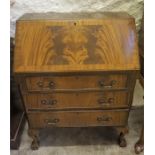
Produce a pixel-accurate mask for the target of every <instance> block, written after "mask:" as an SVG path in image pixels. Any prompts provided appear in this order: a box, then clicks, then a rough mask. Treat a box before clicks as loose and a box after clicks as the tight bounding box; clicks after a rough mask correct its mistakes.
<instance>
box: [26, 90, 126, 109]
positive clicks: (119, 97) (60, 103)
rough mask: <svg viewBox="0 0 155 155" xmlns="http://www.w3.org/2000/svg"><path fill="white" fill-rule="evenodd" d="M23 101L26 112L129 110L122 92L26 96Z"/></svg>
mask: <svg viewBox="0 0 155 155" xmlns="http://www.w3.org/2000/svg"><path fill="white" fill-rule="evenodd" d="M24 99H25V103H26V109H27V110H31V109H35V110H43V109H47V110H50V109H56V110H58V109H59V110H60V109H73V108H79V109H81V108H91V109H93V108H99V109H102V108H129V104H128V94H127V92H124V91H113V92H108V91H107V92H106V91H105V92H84V93H83V92H76V93H50V94H28V95H24Z"/></svg>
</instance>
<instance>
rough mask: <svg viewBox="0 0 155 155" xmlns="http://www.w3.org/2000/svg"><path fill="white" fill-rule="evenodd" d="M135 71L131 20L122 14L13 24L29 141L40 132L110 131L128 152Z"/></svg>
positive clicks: (57, 16)
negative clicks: (51, 129) (97, 128)
mask: <svg viewBox="0 0 155 155" xmlns="http://www.w3.org/2000/svg"><path fill="white" fill-rule="evenodd" d="M138 71H139V58H138V47H137V37H136V29H135V21H134V18H133V17H132V16H130V15H128V14H127V13H125V12H117V13H111V12H105V13H101V12H97V13H72V14H70V13H35V14H25V15H23V16H22V17H21V18H20V19H19V20H18V21H17V24H16V47H15V55H14V73H15V76H16V81H17V83H18V85H19V87H20V92H21V96H22V99H23V101H24V106H25V111H26V114H27V120H28V124H29V130H28V134H29V135H30V136H31V137H32V139H33V141H32V145H31V148H32V149H37V148H38V147H39V129H42V128H49V127H95V126H113V127H116V129H117V130H118V133H119V145H120V146H122V147H123V146H126V140H125V138H124V134H125V133H127V132H128V125H127V124H128V123H127V122H128V116H129V111H130V107H131V105H132V98H133V90H134V86H135V82H136V78H137V74H138Z"/></svg>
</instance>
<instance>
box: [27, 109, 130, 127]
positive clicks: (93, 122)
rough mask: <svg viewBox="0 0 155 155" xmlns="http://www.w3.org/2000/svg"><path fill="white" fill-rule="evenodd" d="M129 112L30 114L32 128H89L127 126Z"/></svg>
mask: <svg viewBox="0 0 155 155" xmlns="http://www.w3.org/2000/svg"><path fill="white" fill-rule="evenodd" d="M127 117H128V111H123V110H122V111H121V110H118V111H117V110H116V111H112V110H110V111H108V110H105V111H103V110H102V111H101V110H100V111H89V112H88V111H60V112H49V113H43V112H42V113H29V114H28V118H29V124H30V126H31V127H32V128H45V127H88V126H123V125H126V121H127Z"/></svg>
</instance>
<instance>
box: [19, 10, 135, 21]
mask: <svg viewBox="0 0 155 155" xmlns="http://www.w3.org/2000/svg"><path fill="white" fill-rule="evenodd" d="M107 18H115V19H128V18H133V17H132V16H131V15H129V14H127V13H126V12H117V13H116V12H93V13H91V12H82V13H80V12H72V13H56V12H48V13H26V14H24V15H23V16H22V17H20V18H19V20H23V21H24V20H29V21H30V20H65V19H71V20H72V19H107Z"/></svg>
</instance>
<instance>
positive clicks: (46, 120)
mask: <svg viewBox="0 0 155 155" xmlns="http://www.w3.org/2000/svg"><path fill="white" fill-rule="evenodd" d="M59 121H60V120H59V119H58V118H55V119H45V123H46V124H47V125H55V124H57V123H58V122H59Z"/></svg>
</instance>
